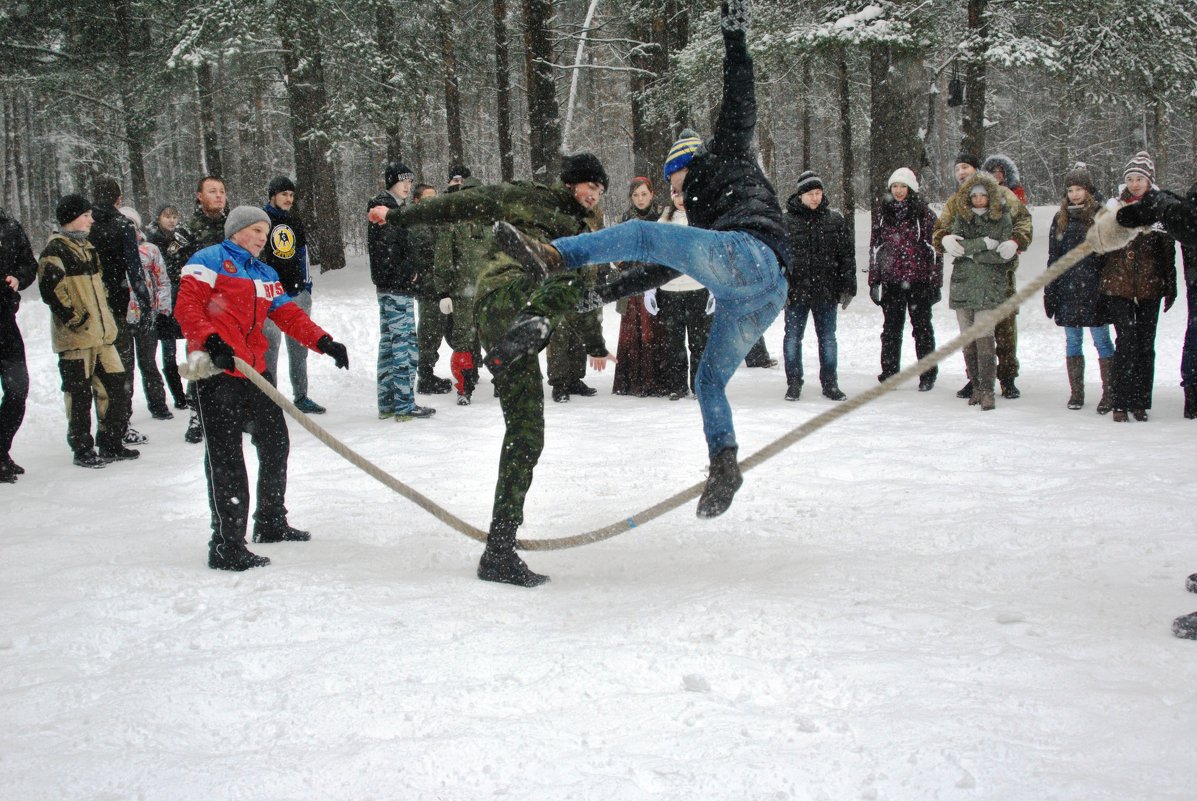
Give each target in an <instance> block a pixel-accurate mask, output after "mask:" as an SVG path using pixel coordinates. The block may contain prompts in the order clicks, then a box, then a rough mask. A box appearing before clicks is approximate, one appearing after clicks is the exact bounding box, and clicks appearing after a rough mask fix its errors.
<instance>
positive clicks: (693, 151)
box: [665, 128, 703, 181]
mask: <svg viewBox="0 0 1197 801" xmlns="http://www.w3.org/2000/svg"><path fill="white" fill-rule="evenodd" d="M702 149H703V148H702V139H701V138H700V137H699V135H698V133H697V132H696V131H693V130H691V129H689V128H686V129H685V130H684V131H682V135H681V138H679V139H678V140H677V141H676V142H674V143H673V147H671V148H669V155H668V156H666V157H665V180H666V181H668V180H669V176H671V175H673V174H674V173H675V172H677V171H678V170H684V169H686V168H687V167H689V166H690V162H691V161H693V160H694V157H695V156H697V155H698V154H699V153H701V152H702Z"/></svg>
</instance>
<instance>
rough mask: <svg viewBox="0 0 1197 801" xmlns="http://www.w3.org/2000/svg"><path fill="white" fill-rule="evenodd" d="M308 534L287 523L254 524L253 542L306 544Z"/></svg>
mask: <svg viewBox="0 0 1197 801" xmlns="http://www.w3.org/2000/svg"><path fill="white" fill-rule="evenodd" d="M311 538H312V535H311V533H310V532H307V531H304V530H303V529H298V528H293V527H291V526H289V525H287V523H285V522H283V523H254V542H266V543H270V542H307V541H308V540H310V539H311Z"/></svg>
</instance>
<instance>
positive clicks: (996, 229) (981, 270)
mask: <svg viewBox="0 0 1197 801" xmlns="http://www.w3.org/2000/svg"><path fill="white" fill-rule="evenodd" d="M978 185H980V186H983V187H985V190H986V194H987V195H988V196H989V208H988V209H986V211H985V212H984V213H983V214H977V213H975V212H974V210H973V208H972V205H971V201H970V204H969V207H968V208H967V209H963V210H959V211H957V213H956V215H955V216H954V217H953V218H952V220H951V222H950V224H949V231H948V232H949V233H951V234H954V235H956V236H958V237H960V239H961V242H960V245H961V247H963V248H964V255H963V256H960V257H958V258H956V260H955V261H953V262H952V281H951V286H950V288H949V290H948V306H949V307H950V308H953V309H971V310H974V311H980V310H984V309H995V308H997V307H998V306H1000V305H1001V304H1002V302H1003V301H1004V300H1005V299H1006V297H1007V290H1008V285H1009V272H1010V270H1011V267H1010V265H1011V264H1015V265H1016V264H1017V263H1018V259H1017V257H1015V258H1013V259H1011V260H1010V261H1006V260H1005V259H1003V258H1002V256H1001V254H1000V253H998V251H997V250H990V249H989V246H988V245H987V244H986V243H985V239H986V238H989V239H993V240H997V242H999V243H1000V242H1005V241H1006V240H1008V239H1011V238H1012V234H1013V231H1014V219H1013V214H1012V213H1011V211H1010V207H1009V205H1008V200H1009V198H1008V192H1007V190H1006V189H1005V188H1004V187H1002V186H999V185H998V182H997V180H996V179H994V177H993V176H992V175H990V174H989V173H987V172H977V173H974V174H973V175H972V177H970V178H969V179H968V180H966V181H965V182H964V184H962V185H961V187H960V193H963V194H964V197H970V196H971V193H972V189H973V187H974V186H978ZM960 193H957V194H960ZM1015 202H1017V201H1015Z"/></svg>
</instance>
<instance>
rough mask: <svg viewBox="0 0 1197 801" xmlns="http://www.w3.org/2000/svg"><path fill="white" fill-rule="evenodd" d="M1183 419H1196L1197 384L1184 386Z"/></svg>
mask: <svg viewBox="0 0 1197 801" xmlns="http://www.w3.org/2000/svg"><path fill="white" fill-rule="evenodd" d="M1184 390H1185V419H1186V420H1197V386H1185V388H1184Z"/></svg>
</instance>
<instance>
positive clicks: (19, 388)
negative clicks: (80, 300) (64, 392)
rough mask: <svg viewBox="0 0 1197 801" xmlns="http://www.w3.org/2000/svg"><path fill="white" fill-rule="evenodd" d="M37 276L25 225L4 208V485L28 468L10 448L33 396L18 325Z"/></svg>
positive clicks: (0, 427) (0, 413)
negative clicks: (23, 301)
mask: <svg viewBox="0 0 1197 801" xmlns="http://www.w3.org/2000/svg"><path fill="white" fill-rule="evenodd" d="M36 277H37V260H36V259H34V258H33V248H32V247H31V246H30V245H29V237H27V236H26V235H25V229H24V228H22V227H21V224H20V223H19V222H17V221H16V220H15V219H13V218H12V217H9V216H8V213H7V212H5V211H4V209H0V391H2V392H3V393H4V396H3V399H0V484H12V483H14V482H15V481H16V480H17V476H19V475H20V474H21V473H24V472H25V469H24V468H22V467H21V466H20V465H18V464H17V463H16V462H14V461H13V460H12V456H11V455H10V454H9V450H10V449H11V448H12V441H13V438H14V437H15V436H16V435H17V429H19V428H20V427H21V421H22V420H24V419H25V400H26V399H27V398H28V397H29V368H28V367H27V366H26V365H25V341H24V340H23V339H22V338H21V329H20V328H18V327H17V309H18V308H20V306H21V295H20V292H21V290H22V289H25V288H26V287H28V286H29V285H30V284H32V283H33V279H34V278H36Z"/></svg>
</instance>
